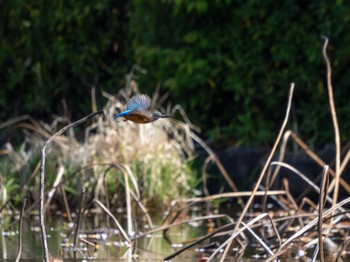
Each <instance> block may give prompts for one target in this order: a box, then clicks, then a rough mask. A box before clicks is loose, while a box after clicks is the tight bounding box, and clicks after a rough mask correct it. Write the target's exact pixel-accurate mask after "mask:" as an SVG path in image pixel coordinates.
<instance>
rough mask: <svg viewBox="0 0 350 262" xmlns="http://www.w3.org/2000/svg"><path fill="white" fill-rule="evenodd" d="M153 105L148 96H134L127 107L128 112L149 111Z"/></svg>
mask: <svg viewBox="0 0 350 262" xmlns="http://www.w3.org/2000/svg"><path fill="white" fill-rule="evenodd" d="M150 105H151V99H150V98H149V96H147V95H136V96H133V97H132V98H131V99H130V100H129V102H128V103H127V105H126V110H134V109H142V110H147V109H148V108H149V106H150Z"/></svg>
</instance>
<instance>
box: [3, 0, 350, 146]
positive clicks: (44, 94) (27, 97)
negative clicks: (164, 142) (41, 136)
mask: <svg viewBox="0 0 350 262" xmlns="http://www.w3.org/2000/svg"><path fill="white" fill-rule="evenodd" d="M0 16H1V19H2V20H1V24H2V27H1V29H0V39H1V42H0V43H1V48H0V72H1V74H0V81H1V85H2V86H1V88H0V106H1V108H4V109H3V110H2V112H1V113H0V119H1V120H5V119H8V118H10V117H13V116H16V115H19V114H24V113H30V114H34V115H35V116H43V115H44V116H47V115H48V114H49V113H60V111H61V110H62V106H61V103H60V102H61V100H62V99H63V98H64V99H65V100H66V101H67V102H68V105H69V110H70V112H71V113H72V114H73V116H72V117H73V118H78V117H79V116H82V115H86V114H87V112H90V111H91V105H90V101H91V99H90V88H91V86H92V85H93V84H96V83H97V84H98V85H97V86H98V88H99V90H97V92H98V93H97V95H98V96H100V92H99V91H100V90H107V91H110V92H113V93H116V92H117V90H118V89H119V87H120V86H121V83H122V82H123V81H124V76H125V74H126V72H128V70H129V69H130V65H132V64H134V63H136V64H139V65H140V66H141V67H143V68H145V69H147V71H148V74H146V75H144V76H139V78H138V79H137V80H138V81H139V84H140V88H141V90H142V91H143V92H146V93H148V94H152V92H153V91H154V88H155V86H156V85H157V84H158V83H160V84H161V93H164V92H166V91H168V90H170V94H171V100H172V101H174V102H176V103H178V104H180V105H182V106H184V108H185V110H186V112H187V113H188V115H189V117H190V119H191V120H192V121H193V122H194V123H195V124H198V125H199V126H200V127H201V128H202V129H203V131H204V134H205V135H206V136H209V137H210V138H212V139H223V140H224V141H226V143H227V142H228V141H230V142H233V143H235V144H246V145H247V144H261V143H271V142H272V141H273V140H274V139H275V137H276V134H277V132H278V131H277V130H278V128H279V127H280V125H281V122H282V119H283V116H284V113H285V108H286V101H287V94H288V89H289V85H290V83H291V82H292V81H294V82H295V83H296V90H295V98H294V105H293V113H292V116H293V117H292V120H291V123H292V124H293V127H295V128H297V131H298V132H299V133H300V135H301V137H302V138H303V139H305V140H308V142H310V143H314V144H315V145H322V144H324V143H329V142H333V129H332V122H331V116H330V111H329V107H328V96H327V86H326V67H325V65H324V63H323V58H322V53H321V51H322V45H323V40H322V38H321V37H322V35H327V36H329V38H330V46H329V49H328V51H329V55H330V59H331V61H332V68H333V86H334V94H335V102H336V106H337V112H338V117H339V122H340V128H341V131H342V132H341V134H342V140H343V141H346V140H348V139H349V136H350V134H349V130H350V122H349V121H347V118H348V117H349V116H350V107H349V106H347V101H348V98H349V97H350V90H349V88H348V87H349V84H350V77H349V74H348V67H349V65H348V64H349V58H350V45H349V43H350V34H349V32H350V4H349V3H348V2H346V1H340V0H339V1H334V2H332V3H330V2H329V1H326V0H321V1H308V2H305V1H273V0H268V1H233V0H222V1H220V0H197V1H184V0H163V1H155V0H146V1H143V0H132V1H107V0H102V1H89V2H86V1H82V0H78V1H63V0H58V1H43V0H33V1H29V2H28V1H23V0H17V1H6V4H4V3H3V4H2V6H1V10H0ZM101 105H102V103H101Z"/></svg>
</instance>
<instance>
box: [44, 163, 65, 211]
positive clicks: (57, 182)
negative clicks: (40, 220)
mask: <svg viewBox="0 0 350 262" xmlns="http://www.w3.org/2000/svg"><path fill="white" fill-rule="evenodd" d="M63 174H64V166H63V165H62V164H58V166H57V175H56V179H55V182H54V183H53V185H52V187H51V189H50V190H49V192H48V193H47V201H46V203H45V206H44V210H45V211H46V209H47V207H48V206H49V205H50V202H51V200H52V198H53V196H54V194H55V192H56V190H57V187H58V186H59V185H60V184H61V180H62V177H63Z"/></svg>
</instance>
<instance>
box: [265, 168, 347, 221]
mask: <svg viewBox="0 0 350 262" xmlns="http://www.w3.org/2000/svg"><path fill="white" fill-rule="evenodd" d="M271 165H272V166H273V165H280V166H283V167H285V168H287V169H289V170H290V171H293V172H294V173H295V174H297V175H298V176H299V177H300V178H301V179H303V180H304V181H305V182H306V183H308V184H309V185H310V186H311V187H312V188H313V189H314V190H315V191H316V192H317V193H318V194H320V192H321V191H320V188H319V187H318V186H317V185H316V184H315V183H314V182H312V181H311V180H310V179H309V178H308V177H307V176H305V175H304V174H303V173H301V172H300V171H299V170H297V169H296V168H294V167H293V166H291V165H289V164H286V163H279V162H277V161H274V162H271ZM326 200H327V201H328V202H329V203H331V204H332V203H333V199H332V198H331V197H330V196H328V195H326ZM340 210H341V211H342V212H345V211H346V210H345V209H344V208H342V207H341V208H340ZM345 215H346V216H347V217H348V218H350V215H349V214H345Z"/></svg>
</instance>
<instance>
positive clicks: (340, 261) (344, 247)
mask: <svg viewBox="0 0 350 262" xmlns="http://www.w3.org/2000/svg"><path fill="white" fill-rule="evenodd" d="M349 245H350V237H349V236H348V239H347V240H345V241H344V242H343V243H342V247H341V249H340V250H339V252H338V254H337V257H336V260H335V261H336V262H342V261H343V260H342V259H341V256H342V254H343V252H344V251H345V249H346V248H347V247H348V246H349Z"/></svg>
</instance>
